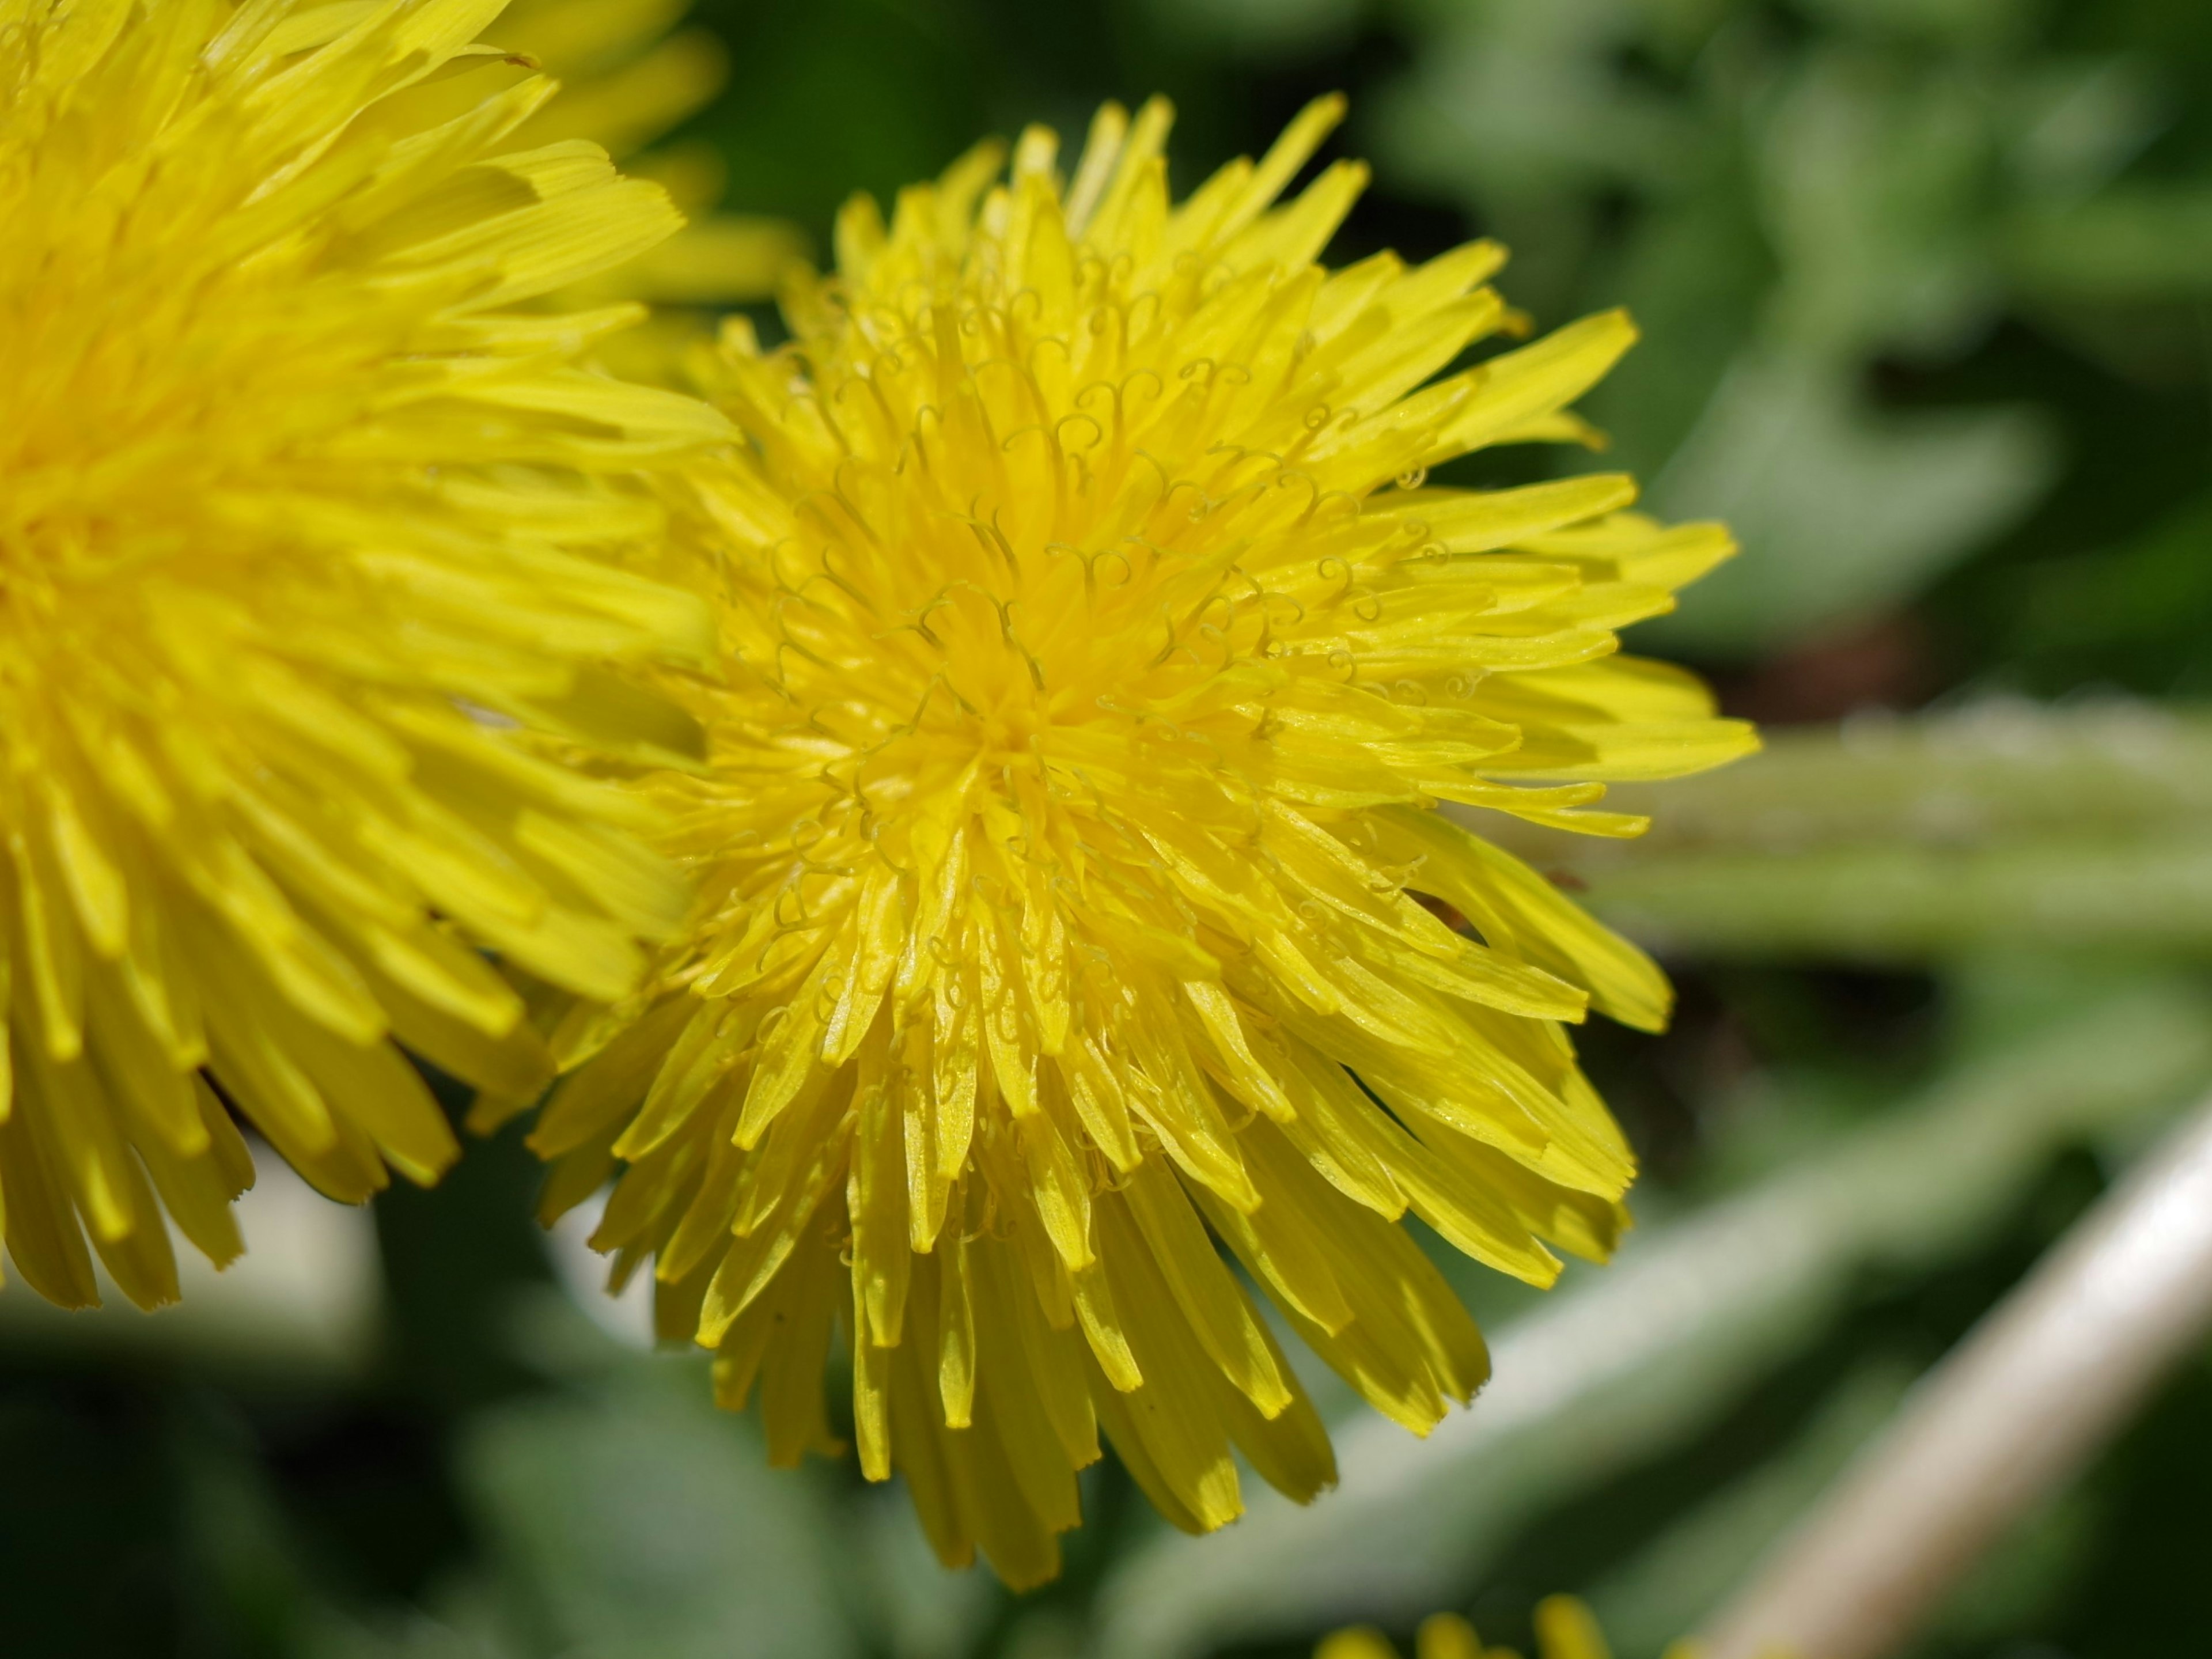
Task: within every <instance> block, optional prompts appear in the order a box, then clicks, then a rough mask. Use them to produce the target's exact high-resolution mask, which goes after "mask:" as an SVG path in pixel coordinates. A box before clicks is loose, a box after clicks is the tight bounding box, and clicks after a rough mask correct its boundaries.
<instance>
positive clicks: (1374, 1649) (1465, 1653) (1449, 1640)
mask: <svg viewBox="0 0 2212 1659" xmlns="http://www.w3.org/2000/svg"><path fill="white" fill-rule="evenodd" d="M1697 1651H1698V1650H1697V1649H1695V1648H1694V1647H1692V1645H1691V1644H1688V1643H1686V1642H1683V1643H1677V1644H1674V1646H1672V1647H1670V1648H1668V1650H1667V1659H1697ZM1612 1655H1613V1650H1612V1649H1611V1648H1609V1647H1607V1645H1606V1640H1605V1633H1604V1632H1602V1631H1601V1630H1600V1629H1599V1628H1598V1625H1597V1620H1595V1619H1594V1618H1592V1617H1591V1616H1590V1611H1589V1608H1588V1607H1584V1606H1583V1604H1582V1603H1581V1602H1580V1601H1576V1600H1575V1599H1574V1597H1572V1596H1571V1595H1553V1596H1548V1597H1547V1598H1546V1599H1545V1600H1544V1601H1540V1602H1538V1603H1537V1604H1536V1656H1537V1659H1612ZM1314 1659H1398V1652H1397V1650H1396V1649H1395V1648H1394V1647H1392V1646H1391V1645H1390V1644H1389V1640H1388V1639H1387V1638H1384V1636H1383V1634H1382V1632H1379V1631H1375V1630H1370V1629H1367V1628H1365V1627H1364V1626H1363V1627H1355V1628H1353V1629H1351V1630H1340V1631H1338V1632H1335V1633H1334V1634H1333V1635H1331V1636H1328V1637H1326V1638H1323V1639H1322V1644H1321V1645H1320V1646H1319V1647H1317V1648H1316V1649H1315V1650H1314ZM1413 1659H1520V1656H1519V1655H1518V1654H1516V1653H1515V1652H1514V1650H1512V1649H1511V1648H1486V1647H1485V1646H1483V1644H1482V1638H1480V1637H1479V1636H1477V1635H1476V1634H1475V1633H1474V1626H1472V1625H1470V1624H1468V1622H1467V1620H1464V1619H1462V1618H1461V1617H1460V1616H1459V1615H1458V1614H1457V1613H1437V1614H1436V1615H1434V1616H1433V1617H1431V1618H1430V1619H1427V1620H1424V1621H1423V1622H1422V1625H1421V1628H1420V1630H1419V1632H1417V1633H1416V1634H1415V1636H1414V1638H1413Z"/></svg>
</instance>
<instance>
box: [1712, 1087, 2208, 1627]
mask: <svg viewBox="0 0 2212 1659" xmlns="http://www.w3.org/2000/svg"><path fill="white" fill-rule="evenodd" d="M2208 1325H2212V1101H2208V1102H2206V1103H2204V1104H2203V1106H2201V1107H2200V1108H2199V1109H2198V1110H2197V1112H2196V1113H2195V1114H2194V1115H2192V1116H2191V1118H2190V1120H2189V1121H2187V1123H2186V1124H2185V1126H2184V1127H2182V1128H2181V1129H2180V1130H2179V1132H2177V1133H2175V1134H2174V1135H2173V1136H2172V1137H2171V1138H2170V1139H2168V1140H2167V1141H2166V1142H2165V1143H2164V1144H2163V1145H2162V1146H2160V1148H2159V1149H2158V1150H2157V1151H2156V1152H2154V1153H2153V1154H2152V1155H2151V1156H2150V1157H2149V1158H2147V1159H2146V1160H2145V1161H2144V1162H2143V1164H2142V1165H2141V1166H2140V1167H2139V1168H2138V1169H2136V1170H2135V1171H2133V1172H2131V1173H2130V1176H2129V1177H2128V1179H2127V1180H2126V1181H2125V1182H2124V1183H2123V1184H2122V1185H2121V1186H2119V1187H2118V1188H2116V1189H2115V1190H2114V1191H2113V1192H2112V1193H2111V1194H2108V1195H2107V1196H2106V1198H2105V1200H2103V1201H2102V1202H2101V1203H2100V1204H2099V1205H2098V1206H2097V1207H2096V1208H2095V1209H2094V1210H2093V1212H2091V1213H2090V1214H2089V1215H2088V1216H2087V1218H2084V1219H2083V1220H2082V1221H2081V1223H2080V1224H2079V1225H2076V1226H2075V1229H2074V1230H2073V1231H2072V1232H2070V1233H2069V1235H2068V1236H2067V1237H2065V1238H2064V1239H2063V1240H2062V1241H2061V1242H2060V1243H2059V1244H2058V1245H2057V1248H2056V1249H2053V1250H2052V1251H2051V1254H2050V1255H2047V1256H2046V1257H2045V1259H2044V1260H2043V1261H2042V1262H2040V1263H2039V1265H2038V1266H2037V1267H2036V1268H2035V1270H2034V1272H2033V1273H2031V1274H2030V1275H2029V1276H2028V1278H2027V1280H2026V1282H2025V1283H2023V1284H2022V1285H2021V1286H2020V1287H2019V1288H2018V1289H2017V1290H2015V1291H2014V1292H2013V1293H2012V1294H2011V1295H2010V1296H2009V1297H2007V1298H2006V1299H2005V1301H2004V1302H2003V1303H2002V1304H2000V1305H1999V1306H1998V1307H1997V1308H1996V1310H1995V1311H1993V1312H1992V1313H1991V1314H1990V1315H1989V1316H1987V1317H1986V1318H1985V1319H1984V1321H1983V1322H1982V1323H1981V1324H1980V1325H1979V1326H1978V1327H1977V1328H1975V1329H1974V1330H1973V1331H1972V1333H1970V1334H1968V1336H1967V1337H1966V1340H1964V1341H1963V1342H1962V1343H1960V1346H1958V1347H1957V1348H1956V1349H1955V1350H1954V1351H1953V1352H1952V1353H1951V1354H1950V1355H1949V1356H1948V1358H1945V1359H1944V1361H1943V1362H1942V1364H1940V1365H1938V1366H1937V1367H1936V1370H1934V1371H1932V1372H1931V1373H1930V1374H1929V1376H1927V1377H1926V1378H1925V1379H1924V1380H1923V1382H1922V1383H1920V1384H1919V1386H1918V1387H1917V1389H1915V1390H1914V1392H1913V1394H1912V1395H1911V1397H1910V1398H1909V1399H1908V1400H1907V1401H1906V1402H1905V1405H1904V1407H1902V1408H1901V1409H1900V1410H1899V1413H1898V1415H1897V1417H1896V1419H1894V1420H1893V1423H1892V1424H1891V1425H1890V1426H1889V1428H1888V1429H1887V1431H1885V1432H1884V1433H1883V1434H1881V1436H1880V1437H1878V1438H1877V1439H1876V1440H1875V1443H1873V1444H1872V1445H1870V1446H1869V1448H1868V1449H1866V1450H1865V1451H1864V1452H1863V1453H1862V1454H1861V1455H1860V1456H1859V1459H1858V1461H1857V1462H1856V1463H1855V1464H1854V1465H1853V1466H1852V1468H1850V1470H1849V1471H1848V1472H1847V1473H1846V1474H1844V1477H1843V1479H1842V1480H1841V1481H1840V1482H1839V1483H1838V1486H1837V1488H1836V1489H1835V1491H1834V1492H1832V1494H1831V1495H1830V1496H1829V1498H1827V1499H1826V1501H1825V1502H1824V1503H1823V1504H1822V1505H1821V1506H1820V1508H1819V1509H1818V1510H1815V1511H1814V1513H1813V1514H1812V1515H1811V1516H1809V1517H1808V1519H1807V1520H1806V1521H1805V1522H1804V1523H1803V1524H1802V1526H1801V1527H1800V1528H1798V1529H1797V1530H1796V1533H1795V1534H1792V1535H1791V1536H1790V1537H1788V1538H1786V1539H1784V1541H1783V1542H1782V1543H1781V1544H1780V1545H1779V1547H1778V1548H1777V1549H1776V1550H1775V1552H1774V1553H1772V1554H1771V1556H1770V1557H1769V1558H1768V1559H1767V1560H1766V1562H1765V1564H1764V1565H1762V1566H1761V1567H1760V1568H1759V1571H1757V1572H1756V1573H1755V1574H1754V1575H1753V1578H1752V1580H1751V1582H1750V1583H1749V1584H1747V1586H1746V1587H1745V1588H1744V1589H1742V1590H1741V1592H1740V1593H1739V1594H1738V1595H1736V1596H1735V1599H1734V1600H1733V1601H1731V1602H1730V1603H1729V1604H1728V1605H1727V1606H1726V1607H1723V1609H1722V1610H1721V1611H1720V1613H1718V1614H1717V1616H1716V1617H1715V1618H1714V1619H1713V1620H1711V1622H1710V1624H1709V1626H1708V1630H1707V1633H1706V1635H1705V1638H1704V1641H1703V1644H1702V1651H1703V1653H1704V1655H1705V1659H1765V1656H1768V1655H1771V1654H1774V1653H1778V1652H1779V1653H1788V1654H1790V1655H1792V1656H1794V1659H1878V1656H1881V1655H1883V1654H1887V1653H1891V1652H1893V1651H1895V1650H1897V1648H1898V1647H1899V1644H1901V1643H1902V1642H1903V1640H1904V1639H1905V1638H1906V1637H1907V1636H1908V1635H1910V1634H1911V1632H1912V1631H1913V1630H1914V1628H1915V1627H1916V1626H1917V1625H1918V1624H1919V1623H1920V1621H1921V1620H1922V1619H1923V1617H1924V1616H1925V1615H1926V1614H1927V1613H1929V1611H1930V1610H1931V1609H1932V1608H1933V1607H1936V1605H1937V1604H1938V1602H1939V1601H1941V1599H1942V1595H1943V1594H1944V1592H1945V1591H1946V1590H1947V1589H1949V1588H1950V1586H1951V1585H1952V1584H1953V1583H1955V1582H1956V1580H1957V1579H1958V1577H1959V1576H1960V1574H1961V1573H1962V1572H1963V1571H1966V1569H1967V1568H1968V1567H1969V1566H1971V1565H1972V1564H1973V1562H1974V1561H1975V1560H1976V1559H1978V1558H1979V1556H1980V1555H1981V1553H1982V1552H1983V1551H1984V1549H1986V1548H1987V1547H1989V1546H1990V1544H1992V1543H1994V1542H1996V1541H1997V1540H1998V1539H1999V1538H2000V1537H2001V1536H2002V1534H2004V1532H2005V1531H2006V1529H2007V1528H2008V1527H2009V1526H2010V1525H2011V1524H2012V1523H2013V1522H2015V1521H2016V1520H2018V1519H2019V1518H2020V1517H2021V1515H2022V1514H2024V1513H2025V1512H2026V1511H2027V1510H2029V1509H2030V1508H2031V1507H2033V1505H2034V1504H2035V1503H2036V1502H2037V1501H2038V1500H2039V1499H2040V1498H2044V1497H2045V1495H2046V1494H2048V1493H2050V1492H2052V1491H2053V1490H2055V1489H2056V1488H2057V1487H2058V1486H2060V1485H2062V1484H2063V1482H2064V1481H2065V1480H2067V1479H2068V1478H2069V1476H2071V1475H2072V1474H2075V1472H2076V1471H2078V1470H2079V1469H2080V1468H2081V1466H2082V1465H2083V1464H2084V1463H2085V1462H2087V1461H2088V1459H2089V1458H2090V1457H2091V1456H2092V1455H2093V1454H2094V1453H2095V1452H2096V1451H2097V1449H2099V1448H2100V1447H2101V1446H2102V1445H2103V1444H2104V1443H2106V1440H2107V1439H2109V1438H2110V1437H2111V1436H2112V1434H2113V1433H2114V1432H2115V1431H2117V1430H2118V1428H2119V1427H2120V1426H2121V1425H2123V1424H2124V1423H2125V1422H2126V1421H2127V1419H2128V1418H2129V1416H2130V1414H2131V1413H2132V1412H2133V1411H2134V1409H2135V1408H2136V1406H2137V1405H2138V1404H2139V1403H2140V1402H2141V1401H2142V1398H2143V1397H2144V1395H2146V1394H2147V1393H2148V1392H2149V1390H2150V1389H2152V1387H2153V1386H2154V1384H2155V1383H2157V1382H2158V1381H2159V1379H2160V1377H2162V1376H2164V1375H2165V1374H2166V1371H2167V1370H2169V1369H2170V1368H2171V1367H2172V1364H2174V1363H2175V1362H2176V1361H2177V1360H2179V1358H2181V1357H2182V1356H2183V1355H2184V1354H2185V1353H2186V1352H2188V1351H2189V1350H2190V1348H2191V1346H2193V1345H2194V1344H2196V1343H2197V1341H2199V1340H2201V1338H2202V1337H2203V1333H2204V1331H2205V1329H2206V1328H2207V1326H2208Z"/></svg>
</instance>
